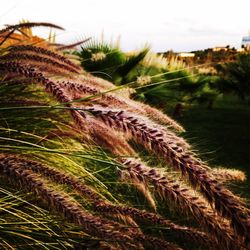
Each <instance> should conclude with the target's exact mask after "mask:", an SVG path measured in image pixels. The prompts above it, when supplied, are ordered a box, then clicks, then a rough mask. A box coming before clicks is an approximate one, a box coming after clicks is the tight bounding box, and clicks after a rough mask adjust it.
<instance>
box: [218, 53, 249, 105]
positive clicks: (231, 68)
mask: <svg viewBox="0 0 250 250" xmlns="http://www.w3.org/2000/svg"><path fill="white" fill-rule="evenodd" d="M216 69H217V70H218V71H219V75H220V77H221V79H220V81H219V82H218V88H219V91H221V92H222V93H230V92H231V93H234V94H236V95H237V96H238V97H239V98H240V99H241V100H243V101H249V95H250V82H249V79H250V78H249V77H250V55H249V54H248V53H246V54H239V55H238V56H237V58H236V60H235V61H233V62H228V63H225V64H218V65H217V66H216Z"/></svg>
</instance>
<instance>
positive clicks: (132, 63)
mask: <svg viewBox="0 0 250 250" xmlns="http://www.w3.org/2000/svg"><path fill="white" fill-rule="evenodd" d="M147 53H148V49H147V48H146V49H144V50H142V51H141V52H139V53H137V54H134V55H131V56H127V55H126V54H125V53H124V52H122V51H121V49H120V48H119V44H118V43H117V44H112V43H110V44H108V43H105V42H103V41H102V42H98V41H95V40H90V41H89V42H86V43H85V44H84V45H83V46H82V47H81V51H80V52H78V53H77V55H79V57H80V58H81V65H82V67H83V68H84V69H85V70H87V71H89V72H91V73H92V74H94V75H97V76H99V77H101V78H104V79H107V80H112V81H113V82H115V83H116V84H124V83H126V80H127V78H128V75H129V73H130V72H131V71H132V70H133V69H134V68H135V67H136V66H137V65H138V63H139V62H140V61H141V60H142V59H143V58H144V57H145V56H146V54H147Z"/></svg>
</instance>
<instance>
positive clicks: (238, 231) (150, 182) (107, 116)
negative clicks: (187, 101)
mask: <svg viewBox="0 0 250 250" xmlns="http://www.w3.org/2000/svg"><path fill="white" fill-rule="evenodd" d="M37 25H38V26H39V25H45V26H48V24H46V23H45V24H44V23H26V24H25V27H35V26H37ZM50 26H52V27H57V26H53V25H50ZM23 27H24V24H21V25H20V26H19V25H13V26H8V28H7V29H3V30H2V33H4V34H5V36H4V38H3V40H4V39H5V41H7V40H8V39H9V37H10V36H11V35H12V34H13V33H15V32H18V31H19V29H20V28H23ZM6 32H7V33H6ZM0 33H1V31H0ZM5 41H4V42H5ZM0 54H1V56H0V75H1V85H0V93H1V95H4V98H3V99H2V100H1V103H0V105H1V107H0V110H1V120H0V126H1V127H0V134H1V136H0V146H1V147H0V149H1V151H2V152H1V154H0V174H1V186H2V188H3V186H4V185H5V183H8V185H10V186H11V188H12V189H20V190H21V191H20V192H21V194H25V192H26V193H27V192H29V194H30V196H27V200H30V201H29V203H27V202H24V203H23V205H22V206H19V203H20V202H19V200H18V199H17V200H16V204H17V208H16V210H15V211H16V212H18V213H19V214H22V213H23V211H25V210H26V209H27V207H28V206H30V204H33V203H34V204H35V206H36V208H39V207H44V208H45V209H46V210H47V211H50V212H51V213H52V214H54V215H55V216H54V217H53V219H52V220H51V224H49V225H50V227H47V228H42V229H41V230H45V231H46V234H49V232H50V230H52V229H51V228H54V225H57V226H58V228H56V229H57V231H56V232H58V235H59V236H58V237H57V238H56V239H60V242H58V241H56V243H55V242H54V241H53V240H52V243H51V245H48V244H47V245H46V244H45V243H44V241H42V240H41V239H40V235H38V234H35V235H32V238H31V236H30V235H31V234H30V232H32V228H33V226H34V225H33V223H29V224H28V225H29V226H28V227H26V228H23V232H22V234H17V232H16V231H15V230H16V227H15V226H11V227H10V228H3V232H5V234H4V236H1V237H2V238H1V244H2V245H4V246H5V247H6V248H7V249H8V248H10V249H11V247H12V248H14V249H15V248H18V249H20V248H23V249H27V247H30V248H32V247H33V246H35V245H36V244H38V243H39V244H41V246H44V247H47V248H48V249H52V248H56V247H57V248H58V247H59V243H60V244H61V245H62V246H63V247H64V248H66V249H67V248H74V247H75V248H77V247H78V248H79V247H82V248H83V247H86V244H88V243H89V246H88V247H89V248H93V249H97V248H99V249H182V248H186V249H188V247H190V246H189V245H188V240H187V239H186V238H187V237H190V238H191V240H192V241H193V243H195V244H196V246H198V247H203V248H205V249H246V248H247V246H248V244H249V218H248V211H247V209H246V207H245V204H244V202H243V201H242V199H241V198H239V197H237V196H235V195H234V194H233V193H232V192H231V191H230V190H228V189H227V188H226V187H224V186H222V185H221V183H220V182H219V181H221V179H225V180H227V179H228V176H230V173H229V172H227V171H226V170H224V171H220V172H219V174H218V171H217V172H216V171H212V170H211V169H210V167H209V166H208V165H207V164H206V163H204V162H202V161H201V160H200V159H199V158H198V156H197V155H196V154H194V152H193V151H192V147H191V146H190V145H189V144H188V143H187V142H186V141H185V140H184V139H183V138H182V137H180V136H179V135H178V133H179V132H180V131H183V130H184V129H183V127H182V126H181V125H180V124H178V123H177V122H175V121H174V120H173V119H171V118H170V117H168V116H166V115H164V114H163V113H162V112H161V111H159V110H157V109H155V108H152V107H150V106H148V105H145V104H142V103H140V102H136V101H134V100H132V99H130V98H129V94H130V91H131V90H130V89H129V86H128V85H124V86H122V87H118V88H116V87H114V85H113V84H112V83H111V82H108V81H106V80H103V79H100V78H97V77H94V76H92V75H90V74H89V73H86V72H84V71H83V70H82V69H81V68H79V66H77V65H75V64H74V63H73V62H71V61H70V60H69V59H68V58H66V57H65V56H63V55H62V54H60V52H59V51H57V52H56V51H55V50H54V51H53V49H52V48H50V47H49V45H48V48H46V49H45V48H40V47H39V44H36V45H18V44H15V46H10V47H7V49H6V48H5V49H2V50H1V52H0ZM130 63H131V61H130ZM131 64H133V63H131ZM124 69H125V68H123V70H124ZM138 145H141V146H142V148H143V152H144V155H145V156H144V157H143V156H140V155H142V154H141V151H140V150H138V147H137V146H138ZM147 158H149V159H150V158H151V159H155V161H154V162H153V164H152V163H151V164H148V166H147V164H146V163H142V162H143V161H144V159H147ZM159 166H164V167H165V168H167V169H170V168H173V169H174V171H176V173H175V177H174V178H173V177H171V176H170V175H173V172H171V171H169V173H167V172H162V171H161V169H160V168H159ZM217 178H218V180H217ZM175 179H178V180H175ZM184 182H186V183H185V184H184ZM137 190H139V191H143V192H138V191H137ZM25 197H26V196H25ZM30 197H31V198H30ZM6 199H8V197H7V198H6ZM165 204H167V207H168V208H167V209H164V207H165ZM150 205H151V206H150ZM152 207H153V209H152ZM170 210H174V211H175V213H178V214H182V215H184V222H183V225H179V224H178V222H172V221H171V220H170V219H169V218H168V217H170V214H169V211H170ZM9 211H11V210H9ZM41 211H42V210H41ZM187 215H192V217H193V219H194V220H193V219H191V218H189V216H187ZM13 216H15V215H14V214H13V213H12V214H10V220H11V219H12V217H13ZM25 216H28V215H27V214H26V215H25ZM60 216H61V220H65V221H67V223H66V225H67V226H68V225H74V226H72V228H77V230H78V231H77V237H75V231H74V230H72V232H71V231H70V232H69V233H67V234H66V238H65V237H64V238H63V236H62V234H64V232H68V231H67V230H65V226H64V225H63V223H62V224H60V223H59V222H60V219H59V217H60ZM25 218H26V217H23V218H22V220H24V221H26V220H25ZM36 220H37V221H39V222H42V221H41V219H40V217H38V219H33V218H30V221H32V222H33V221H36ZM195 220H196V221H197V222H195ZM147 224H149V225H150V226H148V225H147ZM184 225H185V226H184ZM69 228H70V227H69ZM39 230H40V228H39ZM9 232H10V233H11V232H12V234H14V235H15V241H16V242H17V243H15V244H16V245H15V244H14V243H13V241H11V237H10V234H8V233H9ZM25 232H26V233H25ZM39 233H40V231H39ZM27 235H28V236H27ZM26 236H27V237H29V238H27V237H26ZM175 236H177V237H179V240H177V241H176V240H175V239H176V238H175ZM81 237H82V241H80V242H78V240H79V238H81ZM20 238H21V240H20ZM45 238H46V236H45ZM87 239H89V241H87ZM24 241H25V242H26V245H22V244H23V243H22V242H24ZM75 242H77V243H75ZM77 244H78V245H77ZM79 244H80V245H79ZM81 244H82V245H81ZM61 245H60V246H61ZM178 245H179V246H178ZM25 247H26V248H25Z"/></svg>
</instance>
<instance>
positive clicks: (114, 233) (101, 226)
mask: <svg viewBox="0 0 250 250" xmlns="http://www.w3.org/2000/svg"><path fill="white" fill-rule="evenodd" d="M33 171H35V172H37V173H41V174H43V175H44V176H46V177H49V178H51V179H53V180H55V181H56V182H57V183H60V184H69V185H70V186H71V187H73V188H74V189H76V190H78V192H79V193H81V194H82V193H84V195H86V196H88V198H89V199H91V200H94V201H95V203H97V204H100V203H101V202H103V201H102V200H101V198H100V196H99V195H97V194H96V193H95V192H94V191H93V190H91V189H90V188H88V187H86V186H84V185H83V184H81V183H80V182H78V181H77V180H76V179H74V178H73V177H70V176H68V175H65V174H62V173H60V172H59V171H57V170H54V169H51V168H49V167H47V166H44V165H42V164H40V163H37V162H34V161H29V160H25V159H24V158H19V157H17V156H8V155H5V154H1V155H0V173H1V174H4V175H5V176H6V177H8V178H9V180H10V181H11V182H13V183H14V184H17V183H18V184H19V185H21V186H24V187H25V188H28V189H29V190H31V191H32V192H35V193H36V194H37V195H39V196H41V197H42V198H43V200H44V201H46V202H48V203H49V205H50V206H52V207H55V208H56V209H57V210H59V211H60V212H62V213H63V214H64V215H65V217H66V218H67V219H69V220H71V221H73V222H74V223H76V224H79V225H81V226H84V228H85V230H86V231H87V232H88V233H90V234H91V235H94V236H97V237H99V238H101V239H103V240H104V241H105V240H108V241H112V242H117V243H119V245H121V246H124V247H125V249H127V248H129V249H143V248H142V247H141V243H142V244H143V245H151V247H152V249H171V250H179V249H181V248H179V247H177V246H176V245H175V244H172V243H169V242H167V241H165V240H161V239H158V238H155V237H151V236H146V235H144V234H142V233H141V232H140V231H138V230H137V229H129V228H127V229H126V228H124V229H123V227H121V225H120V224H118V223H116V222H111V221H107V220H104V219H102V218H100V217H98V216H93V215H91V214H88V213H87V212H86V211H84V210H83V208H82V207H81V206H80V204H78V203H77V202H76V201H74V200H73V199H72V198H70V197H69V196H68V195H66V194H64V193H63V192H58V191H55V190H54V189H52V188H50V187H49V186H48V185H46V183H45V182H44V181H43V180H42V179H41V178H40V177H39V176H38V175H36V174H34V172H33ZM132 236H133V237H135V239H134V238H132Z"/></svg>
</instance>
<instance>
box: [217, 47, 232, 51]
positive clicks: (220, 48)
mask: <svg viewBox="0 0 250 250" xmlns="http://www.w3.org/2000/svg"><path fill="white" fill-rule="evenodd" d="M228 49H229V48H228V47H214V48H213V51H214V52H217V51H228Z"/></svg>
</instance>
